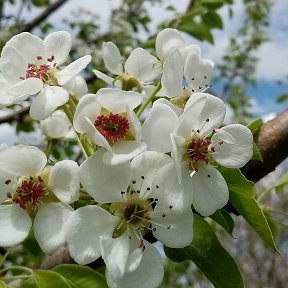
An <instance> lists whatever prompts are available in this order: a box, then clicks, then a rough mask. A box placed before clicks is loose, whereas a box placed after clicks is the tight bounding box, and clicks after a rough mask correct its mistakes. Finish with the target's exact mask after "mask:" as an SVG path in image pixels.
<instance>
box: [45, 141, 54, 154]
mask: <svg viewBox="0 0 288 288" xmlns="http://www.w3.org/2000/svg"><path fill="white" fill-rule="evenodd" d="M53 147H54V141H53V140H48V143H47V146H46V149H45V154H46V156H47V157H49V155H50V154H51V153H52V150H53Z"/></svg>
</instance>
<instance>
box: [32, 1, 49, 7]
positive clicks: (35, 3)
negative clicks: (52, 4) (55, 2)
mask: <svg viewBox="0 0 288 288" xmlns="http://www.w3.org/2000/svg"><path fill="white" fill-rule="evenodd" d="M32 3H33V4H34V5H35V6H37V7H42V6H45V5H48V4H49V0H32Z"/></svg>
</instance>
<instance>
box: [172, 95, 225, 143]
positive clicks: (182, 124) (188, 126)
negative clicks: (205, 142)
mask: <svg viewBox="0 0 288 288" xmlns="http://www.w3.org/2000/svg"><path fill="white" fill-rule="evenodd" d="M225 112H226V108H225V104H224V102H223V101H222V100H221V99H219V98H218V97H215V96H213V95H211V94H208V93H194V94H193V95H192V96H191V97H190V98H189V100H188V101H187V103H186V106H185V109H184V113H183V114H182V116H181V117H180V118H179V123H178V125H179V129H178V131H177V133H179V132H180V131H181V130H182V132H181V134H180V135H183V137H184V138H185V139H187V138H190V135H189V134H190V133H191V132H192V131H197V130H199V131H200V135H201V136H202V137H205V136H207V135H209V134H210V133H212V131H213V129H215V128H218V127H219V126H220V125H221V124H222V123H223V120H224V117H225ZM177 133H176V134H177ZM184 134H185V136H184Z"/></svg>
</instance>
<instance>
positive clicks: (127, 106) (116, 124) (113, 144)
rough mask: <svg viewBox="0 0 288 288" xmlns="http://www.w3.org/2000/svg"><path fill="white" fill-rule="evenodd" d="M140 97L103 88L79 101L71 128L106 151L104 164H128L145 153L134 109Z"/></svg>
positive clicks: (132, 93)
mask: <svg viewBox="0 0 288 288" xmlns="http://www.w3.org/2000/svg"><path fill="white" fill-rule="evenodd" d="M142 99H143V96H142V95H141V94H139V93H137V92H133V91H122V90H119V89H111V88H103V89H100V90H98V91H97V93H96V94H87V95H85V96H83V97H82V98H81V100H80V101H79V104H78V106H77V108H76V112H75V115H74V121H73V126H74V128H75V130H76V131H77V132H79V133H86V134H87V136H88V138H89V139H90V140H91V141H92V143H94V144H96V145H98V146H101V147H105V149H106V150H107V151H106V153H105V154H104V160H105V162H106V163H110V164H112V165H114V164H117V163H120V162H124V161H129V160H131V159H132V158H133V157H135V156H136V155H137V154H139V153H141V152H143V151H144V150H146V144H145V143H144V142H142V141H141V123H140V121H139V119H138V118H137V117H136V115H135V113H134V111H133V109H134V108H136V107H137V106H138V105H140V103H141V101H142Z"/></svg>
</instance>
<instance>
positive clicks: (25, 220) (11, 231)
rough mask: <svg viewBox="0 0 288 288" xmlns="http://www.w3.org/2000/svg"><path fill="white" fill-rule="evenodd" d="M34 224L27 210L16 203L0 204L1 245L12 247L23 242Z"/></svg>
mask: <svg viewBox="0 0 288 288" xmlns="http://www.w3.org/2000/svg"><path fill="white" fill-rule="evenodd" d="M31 226H32V220H31V219H30V217H29V215H28V213H27V211H26V210H24V209H22V208H20V207H19V206H18V205H16V204H12V205H0V235H1V237H0V246H1V247H10V246H14V245H17V244H19V243H21V242H22V241H23V240H24V239H25V238H26V237H27V236H28V234H29V231H30V228H31Z"/></svg>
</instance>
